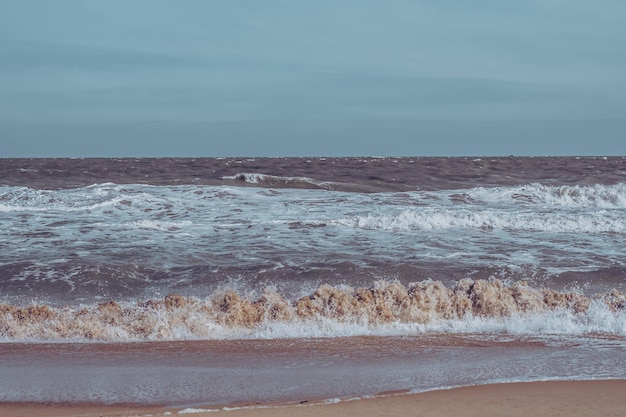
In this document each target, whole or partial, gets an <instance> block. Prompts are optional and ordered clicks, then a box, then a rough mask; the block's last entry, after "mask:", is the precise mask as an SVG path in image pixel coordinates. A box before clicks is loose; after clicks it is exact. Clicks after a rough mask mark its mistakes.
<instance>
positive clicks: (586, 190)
mask: <svg viewBox="0 0 626 417" xmlns="http://www.w3.org/2000/svg"><path fill="white" fill-rule="evenodd" d="M453 196H454V197H453V198H455V199H456V200H457V201H465V202H485V203H498V202H503V201H514V202H517V203H520V204H534V205H543V206H562V207H577V208H581V207H595V208H601V209H620V208H626V184H625V183H618V184H613V185H604V184H593V185H561V186H553V185H546V184H537V183H533V184H526V185H519V186H513V187H494V188H483V187H478V188H473V189H471V190H467V191H459V192H458V193H457V194H454V195H453Z"/></svg>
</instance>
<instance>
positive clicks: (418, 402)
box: [0, 380, 626, 417]
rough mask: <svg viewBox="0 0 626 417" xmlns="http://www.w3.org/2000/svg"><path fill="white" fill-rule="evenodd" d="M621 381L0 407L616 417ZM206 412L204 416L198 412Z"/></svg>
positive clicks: (13, 414) (238, 414)
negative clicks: (236, 405) (175, 403)
mask: <svg viewBox="0 0 626 417" xmlns="http://www.w3.org/2000/svg"><path fill="white" fill-rule="evenodd" d="M624 393H626V380H611V381H558V382H556V381H552V382H531V383H510V384H495V385H480V386H473V387H463V388H455V389H449V390H439V391H431V392H425V393H420V394H390V395H386V396H385V395H382V396H378V397H375V398H367V399H359V400H347V401H340V402H337V403H332V404H329V403H324V404H320V403H304V404H284V405H273V406H270V405H268V406H262V407H256V408H255V407H251V408H240V409H232V410H223V409H222V410H221V409H219V408H217V409H216V408H212V409H189V408H187V409H170V408H158V407H152V408H147V407H123V406H95V405H76V406H71V405H64V406H52V405H37V404H0V414H1V415H2V416H4V417H18V416H19V417H27V416H28V417H30V416H41V417H61V416H67V417H75V416H84V417H92V416H147V415H152V416H166V415H187V414H190V415H194V416H199V417H202V416H205V417H219V416H226V417H245V416H249V417H264V416H277V417H283V416H285V417H287V416H295V417H298V416H300V417H308V416H320V415H324V416H343V417H349V416H363V417H374V416H389V417H391V416H416V415H419V416H424V417H428V416H431V417H444V416H457V415H463V416H466V417H471V416H525V417H526V416H540V417H544V416H545V417H547V416H570V417H577V416H581V417H582V416H591V415H593V416H621V415H623V413H624V409H625V408H626V396H625V395H624ZM201 410H206V411H201Z"/></svg>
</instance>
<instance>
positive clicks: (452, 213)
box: [327, 207, 626, 233]
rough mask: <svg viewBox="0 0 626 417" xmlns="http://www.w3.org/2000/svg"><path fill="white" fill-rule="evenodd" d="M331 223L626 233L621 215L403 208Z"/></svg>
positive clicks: (396, 227) (394, 227) (392, 227)
mask: <svg viewBox="0 0 626 417" xmlns="http://www.w3.org/2000/svg"><path fill="white" fill-rule="evenodd" d="M327 223H328V224H333V225H339V226H347V227H353V228H359V229H369V230H389V231H403V230H419V229H426V230H436V229H454V228H468V229H481V230H485V231H489V230H494V229H495V230H525V231H545V232H585V233H626V218H624V217H623V215H622V214H621V213H615V214H614V213H611V212H601V213H563V212H546V213H537V212H527V213H524V212H521V213H520V212H514V213H511V212H507V211H500V210H492V209H477V208H472V209H468V210H465V209H446V208H429V207H427V208H420V209H404V210H402V211H401V212H399V213H397V214H378V213H373V214H367V215H357V216H352V217H344V218H340V219H336V220H330V221H328V222H327Z"/></svg>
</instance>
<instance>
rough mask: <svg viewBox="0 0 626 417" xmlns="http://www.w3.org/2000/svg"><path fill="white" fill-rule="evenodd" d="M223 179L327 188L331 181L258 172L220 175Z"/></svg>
mask: <svg viewBox="0 0 626 417" xmlns="http://www.w3.org/2000/svg"><path fill="white" fill-rule="evenodd" d="M222 179H223V180H236V181H241V182H244V183H248V184H254V185H259V186H273V187H275V186H283V187H288V186H292V187H294V188H303V186H304V187H306V186H309V187H311V188H322V189H329V188H331V186H332V183H331V182H325V181H317V180H315V179H313V178H308V177H283V176H276V175H267V174H259V173H245V172H244V173H239V174H235V175H228V176H224V177H222Z"/></svg>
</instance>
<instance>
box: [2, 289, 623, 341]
mask: <svg viewBox="0 0 626 417" xmlns="http://www.w3.org/2000/svg"><path fill="white" fill-rule="evenodd" d="M423 332H449V333H467V332H511V333H532V334H537V333H539V334H541V333H544V334H584V333H598V332H601V333H610V334H615V335H620V336H623V335H626V293H623V292H620V291H616V290H613V291H611V292H609V293H605V294H598V295H595V296H591V297H589V296H586V295H583V294H580V293H576V292H559V291H554V290H549V289H538V288H534V287H531V286H529V285H528V284H526V283H524V282H518V283H514V284H505V283H503V282H502V281H500V280H471V279H464V280H461V281H459V282H458V283H457V284H456V285H455V286H453V287H450V288H448V287H446V286H444V285H443V284H442V283H441V282H438V281H423V282H419V283H414V284H411V285H408V286H404V285H402V284H401V283H399V282H384V281H381V282H377V283H376V284H375V285H374V286H372V287H370V288H351V287H347V286H337V287H334V286H330V285H323V286H320V287H319V288H317V290H315V291H314V292H313V293H312V294H310V295H307V296H304V297H302V298H300V299H297V300H294V301H289V300H287V299H286V298H285V297H284V296H283V295H281V294H280V293H277V292H275V291H269V290H266V291H265V292H264V293H263V294H262V295H261V296H260V297H256V298H254V297H248V296H244V295H242V294H240V293H238V292H235V291H232V290H226V291H221V292H216V293H214V294H212V295H211V296H209V297H207V298H205V299H199V298H195V297H184V296H181V295H176V294H172V295H168V296H166V297H165V298H164V299H159V300H154V299H152V300H146V301H136V302H116V301H109V302H105V303H100V304H93V305H83V306H64V307H55V306H48V305H30V306H15V305H6V304H5V305H0V340H3V341H16V340H31V341H32V340H35V341H36V340H84V341H87V340H95V341H137V340H181V339H182V340H184V339H228V338H284V337H319V336H326V337H340V336H354V335H408V334H416V333H423Z"/></svg>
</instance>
